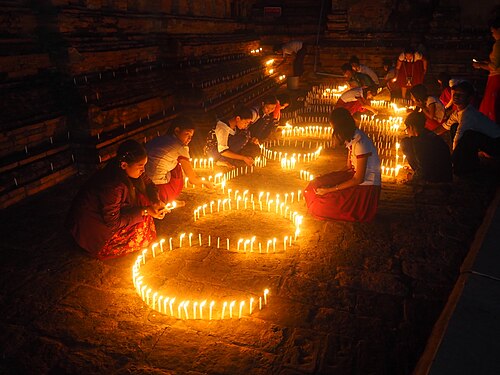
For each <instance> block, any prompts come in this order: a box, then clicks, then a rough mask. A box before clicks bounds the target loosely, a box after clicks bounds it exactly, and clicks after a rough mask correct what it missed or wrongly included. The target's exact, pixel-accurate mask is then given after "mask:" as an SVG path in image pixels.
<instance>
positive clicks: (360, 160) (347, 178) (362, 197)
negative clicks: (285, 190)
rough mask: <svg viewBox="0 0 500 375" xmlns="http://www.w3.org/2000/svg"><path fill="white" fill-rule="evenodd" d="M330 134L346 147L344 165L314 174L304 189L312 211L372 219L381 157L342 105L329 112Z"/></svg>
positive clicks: (323, 215) (323, 216)
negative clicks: (330, 171) (324, 173)
mask: <svg viewBox="0 0 500 375" xmlns="http://www.w3.org/2000/svg"><path fill="white" fill-rule="evenodd" d="M330 123H331V125H332V126H333V134H334V137H336V138H337V139H338V140H339V141H341V142H344V143H345V146H346V147H347V149H348V150H349V153H348V157H347V168H345V169H343V170H340V171H337V172H332V173H329V174H326V175H324V176H321V177H317V178H316V179H314V180H313V181H311V183H310V184H309V185H308V186H307V187H306V189H305V190H304V197H305V200H306V203H307V207H308V210H309V212H310V213H311V215H313V216H314V217H315V218H317V219H320V220H327V219H334V220H345V221H360V222H363V221H371V220H372V219H373V217H374V216H375V213H376V212H377V207H378V201H379V197H380V185H381V179H380V160H379V157H378V154H377V150H376V148H375V146H374V145H373V142H372V141H371V140H370V139H369V138H368V137H367V136H366V134H365V133H363V132H362V131H361V130H359V129H358V128H356V123H355V122H354V119H353V118H352V116H351V114H350V113H349V111H348V110H347V109H345V108H336V109H335V110H333V112H332V113H331V114H330Z"/></svg>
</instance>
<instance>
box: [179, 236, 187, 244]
mask: <svg viewBox="0 0 500 375" xmlns="http://www.w3.org/2000/svg"><path fill="white" fill-rule="evenodd" d="M184 237H186V233H181V235H180V236H179V247H182V239H183V238H184Z"/></svg>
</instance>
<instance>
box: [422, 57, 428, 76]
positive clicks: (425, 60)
mask: <svg viewBox="0 0 500 375" xmlns="http://www.w3.org/2000/svg"><path fill="white" fill-rule="evenodd" d="M422 64H423V65H424V75H425V74H426V73H427V66H428V65H429V61H428V60H427V59H426V58H425V57H423V56H422Z"/></svg>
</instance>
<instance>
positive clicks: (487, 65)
mask: <svg viewBox="0 0 500 375" xmlns="http://www.w3.org/2000/svg"><path fill="white" fill-rule="evenodd" d="M490 29H491V34H492V35H493V38H495V44H494V45H493V50H492V51H491V53H490V60H489V61H485V62H474V63H473V64H472V65H473V66H474V68H476V69H484V70H487V71H489V72H490V74H489V75H488V82H486V89H485V91H484V96H483V100H482V101H481V106H480V107H479V111H480V112H482V113H483V114H485V115H486V116H488V117H489V118H490V119H491V120H492V121H494V122H496V123H497V124H500V19H499V18H496V19H494V20H493V21H492V22H491V23H490Z"/></svg>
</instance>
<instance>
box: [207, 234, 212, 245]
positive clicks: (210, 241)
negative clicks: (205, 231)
mask: <svg viewBox="0 0 500 375" xmlns="http://www.w3.org/2000/svg"><path fill="white" fill-rule="evenodd" d="M211 243H212V237H210V235H208V247H210V245H211Z"/></svg>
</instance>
